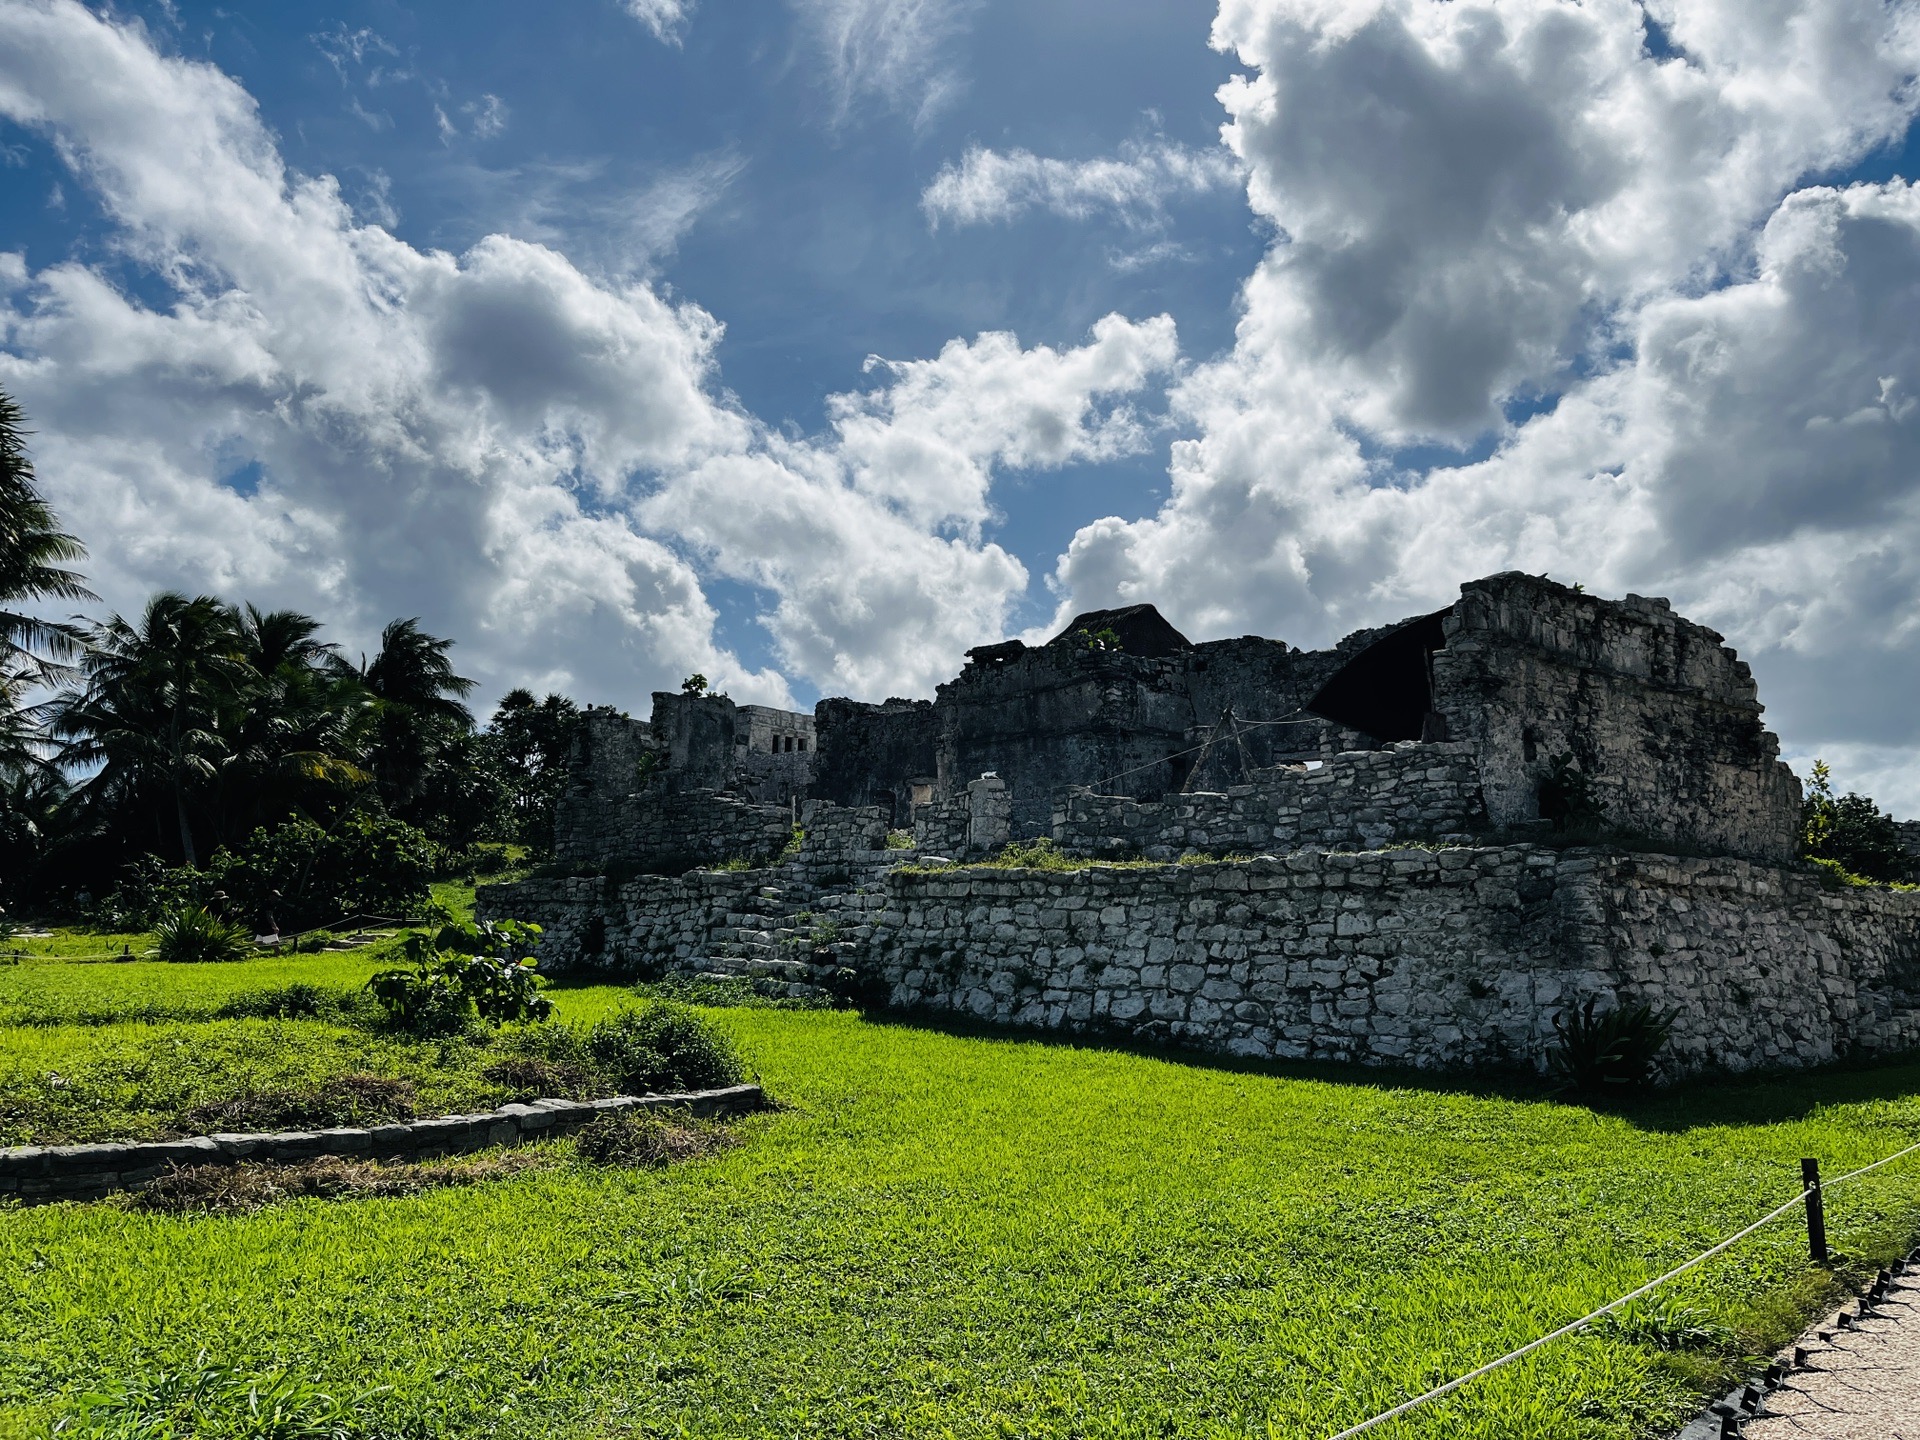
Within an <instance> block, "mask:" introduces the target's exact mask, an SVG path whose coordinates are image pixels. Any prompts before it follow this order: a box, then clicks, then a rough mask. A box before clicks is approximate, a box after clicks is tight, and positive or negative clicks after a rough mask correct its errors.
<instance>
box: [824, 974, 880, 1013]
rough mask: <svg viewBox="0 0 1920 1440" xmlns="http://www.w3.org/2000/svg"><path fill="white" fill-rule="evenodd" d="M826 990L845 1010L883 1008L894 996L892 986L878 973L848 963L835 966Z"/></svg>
mask: <svg viewBox="0 0 1920 1440" xmlns="http://www.w3.org/2000/svg"><path fill="white" fill-rule="evenodd" d="M826 991H827V993H828V994H829V995H831V996H832V997H833V1003H834V1004H835V1005H836V1006H838V1007H839V1008H841V1009H845V1010H881V1009H884V1008H885V1007H886V1004H887V1002H888V1001H889V1000H890V999H892V997H893V991H892V988H891V987H890V986H889V985H888V984H887V982H886V981H885V980H883V979H881V978H880V977H879V976H878V975H875V974H873V973H871V972H870V971H866V970H856V969H854V968H852V967H851V966H847V965H840V966H836V967H835V969H834V971H833V973H832V974H831V975H829V976H828V977H827V983H826Z"/></svg>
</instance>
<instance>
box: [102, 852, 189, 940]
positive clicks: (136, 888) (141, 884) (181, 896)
mask: <svg viewBox="0 0 1920 1440" xmlns="http://www.w3.org/2000/svg"><path fill="white" fill-rule="evenodd" d="M214 888H215V887H214V885H213V884H212V882H210V881H209V880H208V878H207V877H206V876H205V875H204V874H202V873H201V872H200V871H198V870H196V869H194V868H193V867H192V866H191V865H178V866H170V865H168V864H167V863H166V862H165V861H163V860H162V859H160V857H159V856H157V855H142V856H141V857H140V858H139V859H137V860H133V861H130V862H128V863H127V864H126V865H125V866H124V867H122V869H121V871H120V879H119V883H118V884H116V885H115V887H114V889H113V892H112V893H111V894H110V895H108V896H107V898H106V899H104V900H102V901H100V902H99V904H97V905H95V906H94V907H93V909H92V910H91V911H90V912H88V915H87V920H88V923H90V924H91V925H92V926H93V927H94V928H95V929H97V930H107V931H117V932H127V931H136V930H151V929H152V928H153V927H154V926H155V925H157V924H159V923H160V920H161V917H163V916H165V915H166V914H168V913H169V912H171V911H175V910H179V909H182V908H184V907H186V906H188V905H205V904H206V903H207V900H208V897H210V896H211V895H212V893H213V891H214Z"/></svg>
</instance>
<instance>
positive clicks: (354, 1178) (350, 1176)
mask: <svg viewBox="0 0 1920 1440" xmlns="http://www.w3.org/2000/svg"><path fill="white" fill-rule="evenodd" d="M564 1160H565V1156H564V1155H563V1154H557V1153H555V1151H553V1150H551V1149H537V1150H508V1151H504V1152H502V1153H500V1154H496V1155H487V1156H482V1157H480V1158H478V1159H473V1160H448V1161H440V1162H436V1163H431V1164H403V1163H395V1164H387V1165H383V1164H380V1163H378V1162H376V1161H372V1160H344V1159H341V1158H340V1157H338V1156H323V1157H321V1158H319V1159H317V1160H304V1161H300V1162H298V1163H296V1164H289V1165H263V1164H247V1165H186V1166H177V1167H175V1168H174V1169H172V1170H169V1171H168V1172H167V1173H166V1174H164V1175H162V1176H161V1177H160V1178H159V1179H157V1180H155V1181H154V1182H153V1184H152V1185H150V1186H148V1187H147V1188H146V1189H144V1190H139V1191H135V1192H133V1193H132V1194H128V1195H121V1196H116V1197H115V1203H117V1204H121V1205H124V1206H126V1207H127V1208H128V1209H131V1210H146V1211H152V1212H156V1213H159V1214H163V1215H188V1214H229V1215H231V1214H245V1213H248V1212H250V1211H254V1210H259V1209H262V1208H264V1207H266V1206H268V1205H272V1204H275V1203H277V1202H278V1201H281V1200H297V1199H301V1198H303V1197H314V1198H318V1199H322V1200H353V1199H376V1198H380V1197H386V1196H395V1195H417V1194H419V1193H420V1192H421V1191H423V1190H433V1189H437V1188H439V1187H441V1186H444V1185H477V1184H479V1183H480V1182H482V1181H485V1180H498V1179H501V1178H504V1177H506V1176H509V1175H520V1174H524V1173H526V1172H527V1171H530V1170H548V1169H551V1168H553V1167H554V1166H555V1165H559V1164H562V1163H564Z"/></svg>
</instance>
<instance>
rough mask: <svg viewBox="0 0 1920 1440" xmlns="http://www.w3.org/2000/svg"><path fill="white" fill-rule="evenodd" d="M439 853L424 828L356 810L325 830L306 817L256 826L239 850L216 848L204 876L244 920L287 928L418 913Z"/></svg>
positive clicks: (440, 859) (437, 866) (441, 862)
mask: <svg viewBox="0 0 1920 1440" xmlns="http://www.w3.org/2000/svg"><path fill="white" fill-rule="evenodd" d="M445 859H446V852H445V851H443V850H442V849H441V848H440V847H439V846H438V845H436V844H434V843H433V841H431V840H429V839H428V838H427V836H426V833H425V832H424V831H421V830H417V829H415V828H414V827H413V826H411V825H407V824H403V823H402V822H401V821H398V820H395V819H392V818H390V817H388V816H385V815H375V814H369V813H365V812H361V813H357V814H353V815H349V816H347V817H346V818H345V819H343V820H341V821H340V822H339V823H338V824H337V825H336V826H335V827H334V828H333V829H332V830H323V829H321V827H320V826H318V825H315V824H314V823H313V822H312V821H310V820H290V821H288V822H287V823H286V824H284V825H277V826H274V827H273V828H271V829H266V828H262V829H259V830H256V831H254V832H253V835H252V836H251V838H249V839H248V841H247V842H246V844H245V845H243V846H242V847H241V848H240V849H239V850H238V851H231V850H221V851H219V852H217V853H216V854H215V855H214V857H213V860H212V862H211V863H210V864H209V865H208V867H207V876H208V879H209V881H210V882H212V884H213V885H214V887H215V888H217V889H220V890H222V891H224V892H225V893H226V894H227V895H228V897H230V902H231V904H232V906H233V907H234V910H235V912H236V913H237V914H238V915H240V916H243V917H245V918H246V919H247V920H248V922H249V923H251V924H255V925H258V926H260V927H261V928H262V929H263V930H264V929H269V928H273V927H278V928H279V929H281V930H283V931H294V930H307V929H313V928H317V927H319V926H323V925H331V924H334V923H336V922H337V921H339V920H340V919H342V918H343V917H344V916H347V915H354V914H371V915H391V916H395V917H401V916H405V915H408V914H413V913H417V912H418V911H419V909H420V908H421V907H422V906H423V905H424V904H425V903H426V900H427V887H428V884H429V882H431V881H432V879H433V877H434V876H435V875H436V874H437V873H439V872H440V870H441V869H442V868H443V866H444V864H445Z"/></svg>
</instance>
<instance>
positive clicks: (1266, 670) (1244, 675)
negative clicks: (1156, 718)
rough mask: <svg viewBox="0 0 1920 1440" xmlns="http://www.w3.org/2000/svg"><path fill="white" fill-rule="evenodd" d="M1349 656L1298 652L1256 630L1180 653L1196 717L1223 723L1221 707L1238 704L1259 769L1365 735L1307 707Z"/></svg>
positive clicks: (1198, 722) (1244, 739)
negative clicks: (1307, 711)
mask: <svg viewBox="0 0 1920 1440" xmlns="http://www.w3.org/2000/svg"><path fill="white" fill-rule="evenodd" d="M1345 659H1346V655H1345V653H1344V652H1343V651H1338V650H1318V651H1304V650H1295V649H1292V648H1290V647H1289V646H1288V645H1287V644H1286V643H1285V642H1284V641H1281V640H1263V639H1261V638H1260V637H1259V636H1257V635H1245V636H1242V637H1241V638H1239V639H1237V640H1213V641H1208V642H1207V643H1205V644H1201V645H1196V646H1194V647H1193V650H1192V651H1191V652H1190V653H1189V654H1187V655H1185V656H1183V657H1181V672H1182V678H1183V680H1184V682H1185V685H1186V690H1187V695H1188V698H1189V703H1190V705H1191V706H1192V717H1193V723H1194V725H1195V726H1196V727H1203V726H1204V727H1211V726H1214V725H1217V724H1218V723H1219V720H1220V716H1221V713H1222V712H1223V711H1224V710H1226V709H1227V708H1228V707H1229V706H1231V707H1232V710H1233V714H1234V717H1235V719H1236V720H1237V721H1238V722H1239V725H1240V743H1241V744H1243V745H1244V746H1245V747H1246V752H1247V758H1248V760H1249V761H1250V763H1251V766H1252V768H1255V769H1269V768H1271V767H1272V766H1274V765H1276V764H1279V763H1281V762H1283V761H1286V760H1289V759H1295V758H1320V755H1321V750H1322V748H1323V741H1325V742H1329V743H1330V744H1331V745H1333V746H1336V747H1338V748H1344V749H1352V748H1355V747H1356V746H1357V745H1359V744H1361V743H1363V742H1364V738H1365V737H1362V736H1360V735H1358V734H1357V733H1356V732H1354V731H1350V730H1341V729H1339V728H1338V727H1336V726H1333V725H1329V724H1327V723H1326V722H1324V721H1321V720H1317V719H1316V718H1314V717H1313V716H1310V715H1307V714H1305V713H1304V710H1303V707H1304V706H1305V705H1306V703H1307V702H1308V701H1309V700H1311V699H1312V698H1313V695H1314V692H1315V691H1316V690H1318V689H1319V688H1320V687H1321V686H1322V685H1323V684H1325V683H1326V679H1327V677H1328V676H1329V675H1331V674H1332V673H1333V672H1334V671H1335V670H1337V669H1338V668H1339V667H1340V665H1341V664H1342V663H1343V662H1344V661H1345ZM1274 721H1282V722H1284V723H1280V724H1274V723H1271V722H1274ZM1231 768H1233V769H1236V770H1237V769H1238V767H1237V766H1234V767H1231ZM1236 778H1244V776H1237V777H1236Z"/></svg>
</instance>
